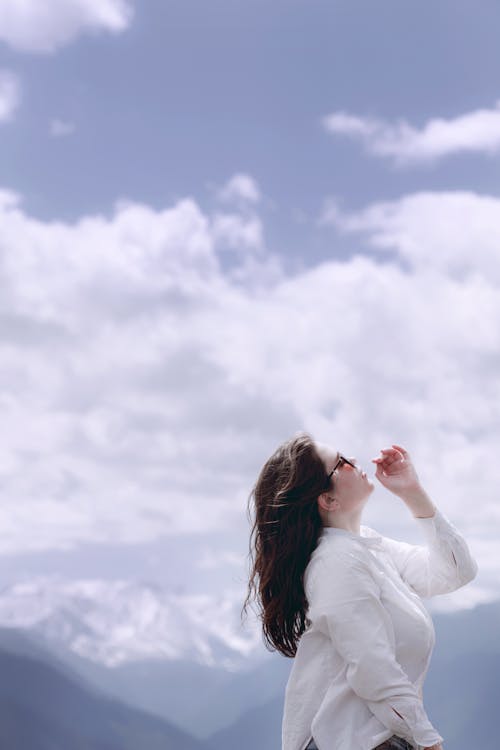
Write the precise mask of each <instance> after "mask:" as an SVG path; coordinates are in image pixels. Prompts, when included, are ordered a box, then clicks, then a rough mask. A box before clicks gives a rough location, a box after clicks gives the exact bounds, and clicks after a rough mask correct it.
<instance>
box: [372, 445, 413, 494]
mask: <svg viewBox="0 0 500 750" xmlns="http://www.w3.org/2000/svg"><path fill="white" fill-rule="evenodd" d="M380 452H381V454H382V456H381V457H380V458H372V462H373V463H375V464H376V465H377V470H376V472H375V476H376V478H377V479H378V480H379V482H380V483H381V484H383V485H384V487H386V488H387V489H388V490H390V491H391V492H394V494H395V495H408V494H411V493H414V492H417V491H419V490H420V489H421V485H420V481H419V478H418V476H417V472H416V471H415V467H414V466H413V463H412V460H411V458H410V454H409V453H408V451H407V450H405V449H404V448H403V447H401V446H400V445H395V444H394V443H393V444H392V448H383V449H382V450H381V451H380Z"/></svg>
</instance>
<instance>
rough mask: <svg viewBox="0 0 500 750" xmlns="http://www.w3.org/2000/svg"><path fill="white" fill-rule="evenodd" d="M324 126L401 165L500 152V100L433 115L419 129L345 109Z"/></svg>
mask: <svg viewBox="0 0 500 750" xmlns="http://www.w3.org/2000/svg"><path fill="white" fill-rule="evenodd" d="M323 125H324V127H325V129H326V130H327V131H328V132H329V133H332V134H334V135H345V136H348V137H350V138H355V139H357V140H360V141H361V142H362V143H363V145H364V146H365V148H366V150H367V151H368V152H369V153H370V154H372V155H373V156H380V157H388V158H391V159H393V160H394V162H395V163H396V164H397V165H398V166H408V165H413V164H418V163H430V162H434V161H437V160H438V159H442V158H444V157H446V156H450V155H452V154H458V153H467V152H476V153H484V154H497V153H498V152H499V151H500V100H499V101H497V102H496V104H495V107H494V108H493V109H479V110H475V111H472V112H467V113H465V114H463V115H459V116H457V117H454V118H449V119H444V118H433V119H431V120H428V122H427V123H425V124H424V125H423V126H422V127H421V128H420V129H419V128H416V127H413V126H412V125H410V124H409V123H408V122H406V121H405V120H398V121H397V122H396V123H394V124H393V123H390V122H386V121H384V120H380V119H378V118H373V117H366V118H363V117H356V116H354V115H350V114H348V113H346V112H333V113H332V114H330V115H327V116H326V117H324V118H323Z"/></svg>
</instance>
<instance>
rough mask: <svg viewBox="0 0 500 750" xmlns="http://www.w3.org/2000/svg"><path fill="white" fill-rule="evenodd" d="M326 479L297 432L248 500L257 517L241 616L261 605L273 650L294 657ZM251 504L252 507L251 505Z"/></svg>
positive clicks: (310, 444)
mask: <svg viewBox="0 0 500 750" xmlns="http://www.w3.org/2000/svg"><path fill="white" fill-rule="evenodd" d="M328 487H329V484H328V477H327V474H326V469H325V465H324V463H323V461H322V460H321V458H320V456H319V454H318V452H317V449H316V445H315V443H314V440H313V439H312V437H311V435H309V434H308V433H307V432H299V433H296V434H295V435H294V437H292V438H290V439H289V440H286V441H285V442H284V443H282V444H281V445H280V446H279V447H278V448H277V449H276V450H275V452H274V453H273V455H272V456H271V457H270V458H269V459H268V460H267V461H266V463H265V464H264V466H263V467H262V469H261V471H260V474H259V476H258V479H257V482H256V483H255V485H254V487H253V489H252V491H251V493H250V495H249V498H248V509H247V513H248V517H249V519H250V520H251V512H252V510H253V511H254V513H255V518H254V521H253V525H252V529H251V533H250V544H249V549H250V553H249V558H250V575H249V582H248V593H247V597H246V599H245V602H244V605H243V608H242V612H243V611H245V613H246V609H247V604H248V602H249V599H250V597H251V596H253V597H254V598H255V599H256V600H257V602H258V604H259V612H258V616H259V619H260V620H261V621H262V629H263V635H264V643H265V646H266V648H267V649H268V650H269V651H276V650H277V651H279V652H280V653H281V654H283V656H289V657H294V656H295V654H296V651H297V646H298V642H299V639H300V636H301V635H302V633H303V632H304V630H305V629H306V627H307V626H308V625H309V624H310V623H309V620H308V618H307V609H308V606H309V605H308V601H307V597H306V595H305V591H304V571H305V569H306V566H307V563H308V562H309V558H310V557H311V553H312V552H313V550H314V548H315V547H316V545H317V542H318V537H319V534H320V531H321V528H322V525H323V523H322V520H321V516H320V514H319V510H318V503H317V498H318V495H319V494H320V493H321V492H324V491H325V490H326V489H328ZM252 506H253V507H252Z"/></svg>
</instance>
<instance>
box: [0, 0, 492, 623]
mask: <svg viewBox="0 0 500 750" xmlns="http://www.w3.org/2000/svg"><path fill="white" fill-rule="evenodd" d="M499 21H500V8H499V7H498V6H497V5H496V4H495V3H483V4H482V5H481V9H480V12H478V8H477V5H474V4H473V3H472V2H468V3H465V2H459V3H455V2H454V3H451V2H439V3H433V4H427V5H422V4H420V5H419V6H417V5H407V4H406V5H404V4H401V3H396V2H382V3H376V4H375V3H359V2H352V1H351V2H349V3H347V2H342V3H335V2H328V3H327V2H307V3H305V2H287V3H284V2H278V1H275V2H266V3H264V2H261V1H260V0H259V1H257V0H255V1H254V2H243V1H241V2H240V1H238V2H235V0H233V1H232V2H227V1H224V2H222V1H219V2H217V1H214V2H192V1H191V0H183V1H182V2H153V1H152V0H149V1H148V2H143V3H141V4H139V3H135V4H134V3H132V2H131V1H128V0H99V2H98V0H71V1H70V0H67V2H62V3H56V2H54V3H52V4H51V3H46V4H45V5H44V7H43V8H41V7H40V6H39V4H38V3H36V2H35V0H33V1H32V2H27V3H25V5H24V12H23V13H22V12H21V10H20V5H19V3H17V2H16V0H10V1H9V0H7V1H6V2H4V3H3V7H2V9H0V154H1V165H2V167H1V173H0V174H1V179H0V247H1V249H2V253H3V265H2V286H3V295H2V297H3V302H2V308H1V314H2V333H3V338H4V345H3V349H2V355H1V356H2V367H3V372H4V375H3V381H2V389H3V390H2V409H3V414H4V419H3V438H2V442H3V446H4V447H3V459H2V464H1V466H0V470H1V474H2V477H3V486H4V491H5V501H4V503H3V509H2V519H3V528H4V532H3V541H2V543H1V549H0V551H1V552H2V553H3V555H4V564H3V565H2V570H3V573H2V575H3V577H4V580H5V581H8V580H12V578H13V577H15V576H16V575H18V576H21V577H22V576H25V577H29V576H30V575H31V574H32V573H33V572H34V571H36V572H37V573H43V574H47V575H49V574H51V573H54V572H55V573H58V574H62V575H66V576H68V577H70V578H78V577H79V576H83V575H85V574H89V575H90V574H91V575H93V576H101V577H104V578H106V577H107V578H113V577H116V576H120V575H123V576H125V577H127V576H129V575H130V576H132V575H134V574H135V575H138V576H139V577H141V576H142V577H144V578H151V579H155V580H157V581H159V582H161V583H166V584H168V585H169V586H174V587H176V590H179V591H186V592H189V591H196V590H198V591H206V590H207V589H208V590H210V588H212V589H213V591H214V592H215V591H217V590H220V588H221V586H222V587H224V586H227V587H233V589H234V591H235V592H236V593H235V599H237V598H238V596H239V595H240V594H241V592H242V591H243V588H242V582H244V571H243V569H242V560H243V557H244V555H245V554H246V551H247V534H248V526H247V521H246V518H245V515H244V513H245V501H246V496H247V494H248V492H249V491H250V488H251V485H252V483H253V481H254V480H255V477H256V473H257V471H258V470H259V468H260V466H261V465H262V463H263V461H264V460H265V459H266V458H267V456H268V455H269V454H270V453H271V452H272V451H273V450H274V448H275V447H276V446H277V444H278V443H279V442H281V441H282V440H283V439H285V438H286V437H288V436H289V435H290V434H292V433H293V432H295V431H297V430H300V429H307V430H308V431H310V432H311V433H313V434H314V435H315V436H316V437H317V438H318V439H319V440H321V441H323V442H329V443H331V444H332V445H335V446H337V447H340V448H341V449H342V450H344V451H348V452H349V453H350V454H351V455H356V456H357V457H358V458H359V459H360V462H361V463H363V464H364V465H365V467H366V468H367V469H368V468H369V466H370V464H369V463H368V462H369V459H370V458H371V457H372V456H375V455H377V452H378V451H379V450H380V448H382V447H386V446H387V445H390V444H391V443H393V442H394V443H400V444H403V445H405V446H406V447H407V448H408V449H409V450H410V453H411V454H412V456H413V457H414V459H415V462H416V465H417V468H419V467H423V468H422V480H423V482H424V484H425V485H426V486H427V487H428V488H429V492H430V494H431V495H432V496H433V498H434V499H435V502H436V504H437V505H438V506H439V507H440V508H441V510H442V511H443V512H444V513H445V514H447V515H448V516H449V518H450V520H452V521H453V522H454V523H456V525H457V526H458V527H459V528H460V529H461V530H463V532H464V534H465V535H466V537H467V538H468V539H470V540H471V545H472V547H473V550H474V553H475V554H476V556H477V558H478V561H479V564H480V571H481V573H480V576H479V577H478V579H477V580H476V581H475V582H474V583H473V584H472V585H471V586H469V587H468V588H467V591H464V592H457V593H456V594H454V595H450V596H449V597H441V599H442V600H443V604H442V606H443V607H450V608H453V607H455V606H471V605H472V604H473V603H475V602H477V601H483V600H488V599H491V598H496V597H498V595H499V594H500V590H499V589H498V580H499V577H498V573H499V572H500V558H499V557H498V552H497V551H496V539H497V536H498V526H499V523H500V514H499V511H498V501H497V491H496V487H497V486H498V481H499V480H500V469H499V468H498V464H497V462H495V455H496V451H497V450H498V439H499V437H500V430H499V428H498V424H499V421H498V416H499V414H498V410H499V407H498V404H499V403H500V400H499V396H500V393H499V390H500V384H499V382H498V374H497V373H498V364H499V360H500V356H499V344H500V341H499V334H498V330H499V327H498V319H499V313H500V303H499V301H498V300H499V299H500V297H499V294H498V291H499V289H498V287H499V285H500V253H499V250H500V247H499V241H500V198H499V196H498V192H499V181H498V170H499V159H500V155H499V154H500V104H498V102H500V83H499V82H500V53H499V52H498V39H497V30H498V25H499ZM365 522H366V523H368V524H369V525H372V526H374V527H375V528H378V529H379V530H380V531H382V532H384V533H388V534H393V535H394V536H399V537H400V538H406V539H409V540H411V539H413V540H414V541H417V536H416V532H415V529H414V527H413V526H412V523H411V518H410V517H409V514H408V511H407V509H406V508H404V507H401V503H399V505H398V504H396V503H395V500H394V498H393V497H390V496H388V495H387V493H386V492H385V491H383V490H382V489H381V488H377V490H376V492H375V493H374V495H373V497H372V498H371V499H370V505H369V507H367V510H366V519H365ZM193 549H195V550H198V551H201V558H200V560H198V561H197V560H196V559H194V556H193V552H192V551H193Z"/></svg>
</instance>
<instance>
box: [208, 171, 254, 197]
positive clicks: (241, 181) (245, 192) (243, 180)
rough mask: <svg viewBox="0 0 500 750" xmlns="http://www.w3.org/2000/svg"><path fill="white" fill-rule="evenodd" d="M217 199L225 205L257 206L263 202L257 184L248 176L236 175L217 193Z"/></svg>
mask: <svg viewBox="0 0 500 750" xmlns="http://www.w3.org/2000/svg"><path fill="white" fill-rule="evenodd" d="M217 197H218V199H219V200H220V201H222V202H225V203H236V204H237V205H238V204H241V203H246V204H255V203H259V201H260V200H261V193H260V189H259V186H258V184H257V182H256V181H255V180H254V178H253V177H251V176H250V175H248V174H242V173H240V174H235V175H234V176H233V177H231V179H230V180H228V181H227V182H226V184H225V185H224V186H223V187H222V188H221V189H220V190H219V191H218V192H217Z"/></svg>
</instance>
